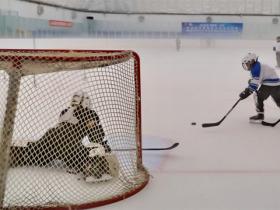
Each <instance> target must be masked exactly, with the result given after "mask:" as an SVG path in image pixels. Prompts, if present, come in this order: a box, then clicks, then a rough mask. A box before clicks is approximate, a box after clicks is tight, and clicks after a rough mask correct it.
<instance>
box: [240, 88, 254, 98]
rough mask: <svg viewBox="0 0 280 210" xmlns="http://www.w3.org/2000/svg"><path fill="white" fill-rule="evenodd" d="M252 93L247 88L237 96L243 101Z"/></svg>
mask: <svg viewBox="0 0 280 210" xmlns="http://www.w3.org/2000/svg"><path fill="white" fill-rule="evenodd" d="M252 93H253V91H252V90H250V89H249V88H246V89H245V90H244V91H242V92H241V93H240V94H239V97H240V98H241V99H242V100H243V99H245V98H247V97H248V96H249V95H251V94H252Z"/></svg>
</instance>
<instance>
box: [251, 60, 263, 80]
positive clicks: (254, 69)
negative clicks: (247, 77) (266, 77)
mask: <svg viewBox="0 0 280 210" xmlns="http://www.w3.org/2000/svg"><path fill="white" fill-rule="evenodd" d="M251 74H252V77H253V78H259V77H260V74H261V64H260V62H258V61H257V62H256V63H255V64H254V65H253V66H252V69H251Z"/></svg>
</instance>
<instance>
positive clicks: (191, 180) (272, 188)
mask: <svg viewBox="0 0 280 210" xmlns="http://www.w3.org/2000/svg"><path fill="white" fill-rule="evenodd" d="M0 44H1V48H36V49H48V48H52V49H127V50H134V51H136V52H137V53H138V54H139V55H140V58H141V85H142V114H143V115H142V126H143V127H142V134H143V146H144V147H161V146H169V145H171V144H172V143H174V142H179V143H180V145H179V147H178V148H176V149H174V150H172V151H165V152H164V151H161V152H155V151H154V152H151V151H146V152H144V153H143V158H144V165H145V166H146V167H147V168H148V169H149V172H150V174H151V178H150V182H149V184H148V185H147V186H146V187H145V188H144V189H143V190H142V191H141V192H139V193H138V194H136V195H134V196H133V197H130V198H128V199H125V200H123V201H120V202H117V203H113V204H111V205H107V206H103V207H99V208H98V209H100V210H144V209H145V210H278V209H280V199H279V194H280V182H279V179H280V153H279V150H280V138H279V136H280V125H278V126H275V127H264V126H262V125H259V124H250V123H249V120H248V118H249V117H250V116H252V115H254V114H255V107H254V102H253V97H252V96H250V97H249V98H248V99H246V100H243V101H241V102H240V103H239V104H238V105H237V106H236V108H235V109H234V110H233V111H232V112H231V113H230V115H229V116H228V117H227V118H226V119H225V121H224V122H223V123H222V124H221V125H220V126H217V127H212V128H202V127H201V124H202V123H208V122H217V121H219V120H220V119H221V118H222V117H223V116H224V115H225V114H226V113H227V111H228V110H229V109H230V108H231V107H232V105H233V104H234V103H235V102H236V101H237V100H238V98H239V93H240V92H241V91H242V90H243V89H244V88H245V87H246V86H247V81H248V79H249V72H246V71H244V70H243V69H242V66H241V59H242V57H243V56H244V55H246V53H247V52H254V53H256V54H257V55H258V56H259V61H260V62H264V63H267V64H270V65H272V66H275V65H276V60H275V54H274V52H273V50H272V47H273V45H274V41H260V40H258V41H246V40H242V41H237V40H215V41H210V42H208V41H205V40H187V39H185V40H182V42H181V49H180V50H177V49H176V43H175V40H171V39H167V40H148V39H143V40H138V39H131V40H127V39H116V40H107V39H59V40H55V39H38V40H32V39H26V40H17V39H11V40H8V39H2V40H0ZM278 73H279V74H280V70H278ZM265 114H266V115H265V120H266V121H268V122H274V121H276V120H278V119H279V118H280V109H279V108H278V107H276V105H275V104H274V102H273V101H272V100H271V98H269V99H268V100H267V101H266V103H265ZM191 122H196V123H197V125H191Z"/></svg>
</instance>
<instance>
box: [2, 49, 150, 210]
mask: <svg viewBox="0 0 280 210" xmlns="http://www.w3.org/2000/svg"><path fill="white" fill-rule="evenodd" d="M0 81H1V82H0V85H1V88H0V89H1V94H0V124H1V133H0V135H1V136H0V208H1V209H41V208H42V209H44V208H45V209H86V208H91V207H97V206H101V205H105V204H109V203H112V202H115V201H118V200H122V199H124V198H126V197H129V196H131V195H133V194H135V193H137V192H138V191H140V190H141V189H142V188H143V187H144V186H145V185H146V184H147V183H148V179H149V175H148V172H147V171H146V170H145V168H144V167H143V165H142V151H141V105H140V63H139V57H138V55H137V54H136V53H135V52H132V51H91V50H11V49H5V50H4V49H1V50H0ZM79 91H80V92H81V91H82V93H83V94H86V95H87V100H88V101H87V107H86V108H90V109H92V110H94V111H92V112H90V113H93V112H94V113H95V115H96V116H98V119H97V118H94V120H93V121H92V122H91V124H90V123H88V121H87V120H88V118H90V117H88V116H86V117H85V118H81V119H83V120H84V121H87V123H86V124H85V125H86V126H88V127H89V126H92V124H95V123H96V124H98V126H99V128H100V129H102V132H103V134H102V135H100V136H98V135H99V134H100V133H102V132H100V130H97V129H95V130H94V129H93V130H90V129H89V130H87V131H85V129H84V128H83V129H82V128H81V125H82V122H80V121H79V120H80V118H79V116H78V114H77V112H75V109H76V108H73V109H72V108H71V107H72V104H73V94H75V93H77V92H79ZM74 97H75V96H74ZM84 97H85V95H82V96H81V95H80V96H78V97H77V98H76V99H75V100H76V102H78V103H81V100H84ZM89 104H90V106H89ZM69 107H70V108H69ZM65 109H66V110H68V111H66V114H67V116H68V117H66V118H67V119H66V118H65V119H66V120H64V121H63V120H62V121H61V120H59V119H60V117H61V115H62V114H63V113H62V112H61V111H62V110H65ZM69 110H70V111H69ZM71 110H72V112H71ZM73 110H74V111H73ZM65 116H66V115H65ZM69 119H70V120H69ZM77 119H78V120H77ZM67 120H69V121H71V120H72V121H71V123H72V124H71V123H69V122H68V121H67ZM76 121H77V122H76ZM79 123H80V124H79ZM78 124H79V126H80V127H79V128H77V126H76V125H78ZM64 126H65V127H67V129H68V130H67V129H65V128H64ZM75 126H76V127H75ZM94 126H95V125H94ZM62 127H63V129H64V130H63V129H62V130H61V128H62ZM88 127H86V128H88ZM71 129H72V130H71ZM75 129H76V130H75ZM79 129H80V130H79ZM84 131H85V133H86V134H82V133H83V132H84ZM96 136H97V137H96ZM45 137H46V138H45ZM92 139H94V140H92ZM92 141H93V142H92ZM72 142H76V144H77V145H74V146H73V144H74V143H72ZM104 142H105V143H104ZM38 145H39V146H38ZM85 148H86V149H85ZM126 148H127V149H128V150H127V151H123V149H126ZM91 173H93V174H91Z"/></svg>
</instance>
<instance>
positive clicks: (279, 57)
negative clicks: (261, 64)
mask: <svg viewBox="0 0 280 210" xmlns="http://www.w3.org/2000/svg"><path fill="white" fill-rule="evenodd" d="M273 51H275V55H276V62H277V67H278V68H280V36H277V37H276V44H275V46H274V47H273Z"/></svg>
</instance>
